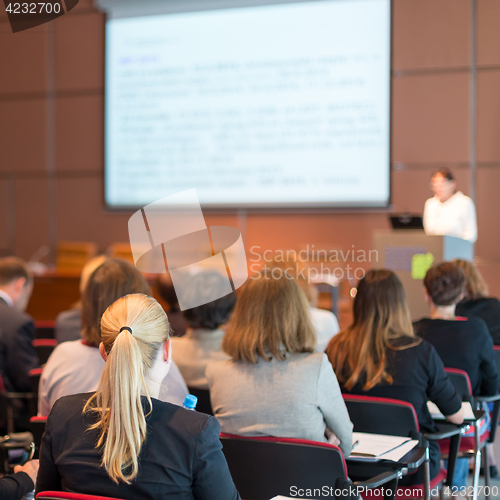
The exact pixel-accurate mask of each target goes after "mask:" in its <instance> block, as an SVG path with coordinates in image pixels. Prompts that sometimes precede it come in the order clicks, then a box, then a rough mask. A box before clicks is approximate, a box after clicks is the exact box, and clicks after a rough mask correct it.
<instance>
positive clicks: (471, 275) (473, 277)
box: [453, 259, 488, 300]
mask: <svg viewBox="0 0 500 500" xmlns="http://www.w3.org/2000/svg"><path fill="white" fill-rule="evenodd" d="M453 262H455V263H456V264H457V266H458V267H461V268H462V269H463V271H464V273H465V296H464V300H472V299H481V298H484V297H487V296H488V285H487V284H486V282H485V281H484V278H483V277H482V275H481V273H480V272H479V270H478V269H477V267H476V266H475V265H474V264H473V263H472V262H469V261H468V260H462V259H456V260H454V261H453Z"/></svg>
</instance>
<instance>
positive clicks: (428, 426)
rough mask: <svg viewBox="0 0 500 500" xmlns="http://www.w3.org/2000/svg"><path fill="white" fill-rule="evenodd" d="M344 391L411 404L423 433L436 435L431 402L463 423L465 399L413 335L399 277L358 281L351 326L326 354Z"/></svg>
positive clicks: (376, 273)
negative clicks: (430, 408) (463, 403)
mask: <svg viewBox="0 0 500 500" xmlns="http://www.w3.org/2000/svg"><path fill="white" fill-rule="evenodd" d="M326 353H327V355H328V359H329V360H330V362H331V363H332V366H333V369H334V370H335V373H336V374H337V378H338V380H339V383H340V386H341V388H342V391H343V392H347V393H352V394H363V395H368V396H376V397H387V398H393V399H400V400H403V401H407V402H409V403H411V404H412V405H413V406H414V408H415V411H416V413H417V418H418V421H419V424H420V428H421V429H422V430H424V431H428V432H433V431H434V430H435V427H434V422H433V420H432V418H431V416H430V414H429V411H428V410H427V401H428V400H431V401H433V402H434V403H436V404H437V406H438V407H439V409H440V410H441V412H442V413H443V414H444V415H445V416H446V418H447V419H448V420H449V421H450V422H453V423H456V424H460V423H461V422H462V420H463V413H462V410H461V398H460V397H459V396H458V394H457V393H456V391H455V389H454V388H453V385H452V384H451V382H450V381H449V380H448V377H447V375H446V373H445V371H444V366H443V363H442V361H441V359H440V358H439V356H438V354H437V353H436V351H435V350H434V348H433V347H432V345H430V344H429V343H427V342H425V341H423V340H422V339H419V338H417V337H416V336H415V335H414V333H413V327H412V323H411V318H410V311H409V308H408V303H407V300H406V294H405V291H404V288H403V285H402V284H401V281H400V280H399V278H398V277H397V276H396V275H395V274H394V273H393V272H392V271H388V270H386V269H374V270H370V271H368V272H367V273H366V276H365V277H364V278H363V279H362V280H361V281H360V282H359V284H358V289H357V294H356V297H355V299H354V305H353V322H352V324H351V325H350V326H349V327H348V328H347V329H346V330H344V331H342V332H340V333H339V334H338V335H336V336H335V337H334V338H333V339H332V340H331V341H330V344H329V345H328V348H327V350H326ZM430 455H431V457H430V458H431V476H432V477H435V476H436V475H437V474H438V472H439V459H440V452H439V447H438V446H437V444H436V443H435V442H431V443H430Z"/></svg>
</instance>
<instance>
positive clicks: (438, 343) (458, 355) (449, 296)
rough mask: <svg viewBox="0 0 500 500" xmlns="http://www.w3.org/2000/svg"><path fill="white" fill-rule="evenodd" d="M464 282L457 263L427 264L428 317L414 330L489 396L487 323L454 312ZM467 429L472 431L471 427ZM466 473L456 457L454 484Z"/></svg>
mask: <svg viewBox="0 0 500 500" xmlns="http://www.w3.org/2000/svg"><path fill="white" fill-rule="evenodd" d="M465 286H466V279H465V273H464V271H463V269H462V268H461V267H459V266H458V265H457V263H455V262H443V263H442V264H439V265H437V266H434V267H431V268H430V269H429V270H428V271H427V273H426V275H425V279H424V293H425V298H426V300H427V303H428V304H429V306H430V318H423V319H421V320H420V321H417V322H415V324H414V326H415V332H416V333H417V335H419V336H420V337H422V338H424V339H426V340H427V341H429V342H430V343H431V344H432V345H433V346H434V347H435V348H436V351H437V352H438V354H439V356H440V357H441V359H442V360H443V362H444V365H445V366H446V367H449V368H459V369H461V370H464V371H466V372H467V374H468V375H469V378H470V381H471V385H472V393H473V394H474V395H475V396H492V395H493V394H496V393H497V392H498V373H497V367H496V362H495V353H494V351H493V340H492V338H491V336H490V334H489V331H488V327H487V326H486V323H485V322H484V321H483V320H482V319H481V318H478V317H471V318H469V319H468V318H464V317H461V316H456V315H455V308H456V305H457V303H458V302H459V301H460V300H461V299H462V297H463V296H464V291H465ZM450 346H452V348H450ZM487 429H488V427H487V425H485V426H483V428H482V429H481V433H483V432H486V431H487ZM470 433H471V434H472V435H473V431H472V430H471V431H470ZM488 448H489V450H488V453H489V457H490V464H491V467H494V466H495V457H494V455H493V448H491V447H488ZM467 474H468V463H467V459H460V460H458V461H457V467H456V470H455V476H454V478H453V482H454V486H457V487H462V486H466V484H467Z"/></svg>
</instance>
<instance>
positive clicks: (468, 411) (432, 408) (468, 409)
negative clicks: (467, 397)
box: [427, 401, 476, 420]
mask: <svg viewBox="0 0 500 500" xmlns="http://www.w3.org/2000/svg"><path fill="white" fill-rule="evenodd" d="M427 409H428V410H429V413H430V414H431V417H432V418H433V419H434V420H446V417H445V416H444V415H443V414H442V413H441V412H440V410H439V408H438V407H437V406H436V405H435V404H434V403H433V402H432V401H427ZM462 409H463V410H464V419H465V420H475V419H476V416H475V415H474V411H473V410H472V406H471V404H470V403H469V402H468V401H463V402H462Z"/></svg>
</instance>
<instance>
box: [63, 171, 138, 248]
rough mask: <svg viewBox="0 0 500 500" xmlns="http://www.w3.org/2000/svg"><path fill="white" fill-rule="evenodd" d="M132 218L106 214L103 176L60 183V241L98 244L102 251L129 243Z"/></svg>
mask: <svg viewBox="0 0 500 500" xmlns="http://www.w3.org/2000/svg"><path fill="white" fill-rule="evenodd" d="M129 217H130V214H123V213H106V212H105V210H104V206H103V186H102V179H101V177H100V176H96V177H88V178H83V177H77V178H61V179H58V180H57V228H58V239H59V240H70V241H95V242H96V243H97V244H98V246H99V250H100V251H104V250H106V248H107V247H108V246H109V245H110V244H111V243H114V242H127V241H128V219H129Z"/></svg>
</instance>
